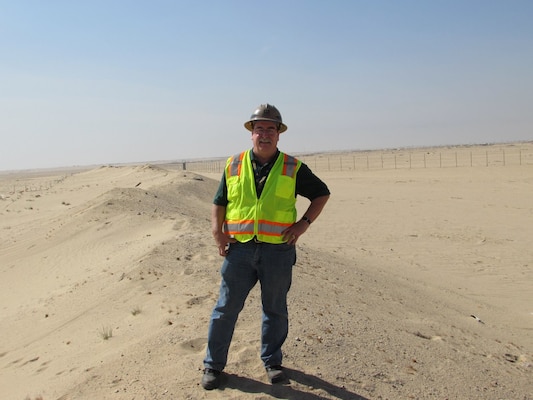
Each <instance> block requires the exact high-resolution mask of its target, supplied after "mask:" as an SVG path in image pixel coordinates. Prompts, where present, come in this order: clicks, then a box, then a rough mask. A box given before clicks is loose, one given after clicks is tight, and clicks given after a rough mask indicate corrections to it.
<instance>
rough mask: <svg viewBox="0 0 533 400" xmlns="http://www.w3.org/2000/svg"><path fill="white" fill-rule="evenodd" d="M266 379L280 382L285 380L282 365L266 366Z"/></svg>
mask: <svg viewBox="0 0 533 400" xmlns="http://www.w3.org/2000/svg"><path fill="white" fill-rule="evenodd" d="M266 372H267V375H268V380H269V381H270V383H281V382H285V381H286V380H287V377H286V376H285V373H284V372H283V367H282V366H281V365H274V366H272V367H266Z"/></svg>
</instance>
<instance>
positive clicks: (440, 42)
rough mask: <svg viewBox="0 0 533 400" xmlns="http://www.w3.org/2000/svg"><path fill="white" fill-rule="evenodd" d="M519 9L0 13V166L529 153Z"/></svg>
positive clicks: (268, 7) (414, 1)
mask: <svg viewBox="0 0 533 400" xmlns="http://www.w3.org/2000/svg"><path fill="white" fill-rule="evenodd" d="M532 20H533V1H531V0H524V1H520V0H507V1H504V0H498V1H495V0H458V1H456V0H405V1H403V0H389V1H385V0H366V1H363V0H328V1H326V0H320V1H318V0H305V1H304V0H270V1H255V0H189V1H185V0H174V1H171V0H150V1H148V0H145V1H139V0H91V1H89V0H86V1H82V0H47V1H44V0H20V1H12V0H0V139H1V142H0V170H19V169H33V168H54V167H65V166H84V165H102V164H120V163H137V162H155V161H176V160H177V161H183V160H193V159H197V158H211V157H227V156H230V155H232V154H235V153H238V152H240V151H242V150H245V149H248V148H251V146H252V142H251V135H250V133H249V132H248V131H246V130H245V128H244V126H243V124H244V122H246V121H247V120H248V119H249V118H250V115H251V114H252V113H253V111H254V109H255V108H256V107H257V106H258V105H260V104H263V103H270V104H273V105H275V106H276V107H277V108H278V109H279V110H280V112H281V114H282V117H283V121H284V122H285V123H286V124H287V126H288V130H287V132H285V133H283V134H282V135H281V137H280V141H279V148H280V149H281V150H283V151H285V152H288V153H293V154H302V153H306V152H317V151H340V150H370V149H389V148H396V147H417V146H440V145H456V144H457V145H458V144H481V143H499V142H510V141H513V142H514V141H524V140H528V141H529V140H533V112H532V108H533V107H532V106H533V24H532V23H531V21H532Z"/></svg>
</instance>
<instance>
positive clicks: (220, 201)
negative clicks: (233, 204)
mask: <svg viewBox="0 0 533 400" xmlns="http://www.w3.org/2000/svg"><path fill="white" fill-rule="evenodd" d="M213 204H215V205H217V206H223V207H226V206H227V205H228V189H227V187H226V173H225V172H222V178H220V183H219V185H218V189H217V192H216V194H215V198H214V199H213Z"/></svg>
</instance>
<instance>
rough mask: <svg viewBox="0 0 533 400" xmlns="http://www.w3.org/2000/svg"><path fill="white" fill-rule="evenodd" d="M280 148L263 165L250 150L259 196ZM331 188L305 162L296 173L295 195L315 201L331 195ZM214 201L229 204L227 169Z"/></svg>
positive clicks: (218, 203) (217, 203)
mask: <svg viewBox="0 0 533 400" xmlns="http://www.w3.org/2000/svg"><path fill="white" fill-rule="evenodd" d="M279 153H280V152H279V150H278V152H277V153H276V155H275V156H274V157H273V158H272V160H270V161H269V162H267V163H265V164H263V165H261V164H260V163H259V161H257V160H256V159H255V156H254V152H253V151H250V158H251V162H252V167H253V169H254V175H255V186H256V189H257V198H259V197H260V196H261V192H262V190H263V185H264V183H265V181H266V178H267V177H268V174H269V172H270V169H271V168H272V166H273V165H274V163H275V161H276V160H277V158H278V156H279ZM329 194H330V192H329V189H328V187H327V185H326V184H325V183H324V182H323V181H322V180H321V179H320V178H319V177H317V176H316V175H315V174H313V172H312V171H311V169H310V168H309V167H308V166H307V165H306V164H304V163H302V165H301V166H300V168H299V169H298V172H297V174H296V193H294V196H295V197H296V195H300V196H303V197H305V198H307V199H309V200H310V201H313V200H314V199H316V198H317V197H321V196H327V195H329ZM213 203H214V204H216V205H217V206H224V207H225V206H227V205H228V191H227V187H226V174H225V171H224V172H223V173H222V178H221V179H220V185H219V186H218V190H217V193H216V194H215V198H214V200H213Z"/></svg>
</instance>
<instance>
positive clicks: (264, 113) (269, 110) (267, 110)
mask: <svg viewBox="0 0 533 400" xmlns="http://www.w3.org/2000/svg"><path fill="white" fill-rule="evenodd" d="M256 121H272V122H275V123H277V124H278V129H279V133H282V132H285V131H286V130H287V125H285V124H284V123H283V122H282V119H281V114H280V112H279V111H278V109H277V108H276V107H274V106H273V105H271V104H261V105H260V106H259V107H257V108H256V110H255V111H254V113H253V114H252V116H251V117H250V120H249V121H247V122H245V123H244V127H245V128H246V129H248V130H249V131H250V132H251V131H253V130H254V127H253V124H254V122H256Z"/></svg>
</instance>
